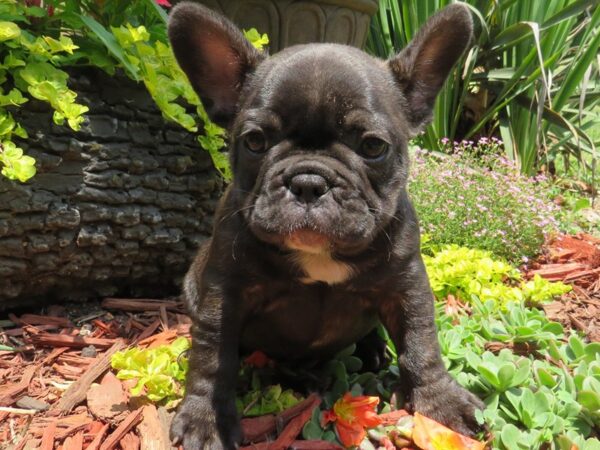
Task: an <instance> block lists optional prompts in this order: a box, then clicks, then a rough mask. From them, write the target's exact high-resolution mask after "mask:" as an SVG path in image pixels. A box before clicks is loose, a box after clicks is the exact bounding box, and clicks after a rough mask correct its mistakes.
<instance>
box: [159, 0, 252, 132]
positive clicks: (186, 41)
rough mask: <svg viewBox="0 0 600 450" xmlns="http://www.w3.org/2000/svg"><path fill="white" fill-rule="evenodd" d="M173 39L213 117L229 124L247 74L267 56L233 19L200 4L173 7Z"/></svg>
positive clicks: (193, 82)
mask: <svg viewBox="0 0 600 450" xmlns="http://www.w3.org/2000/svg"><path fill="white" fill-rule="evenodd" d="M169 40H170V41H171V45H172V47H173V52H174V53H175V57H176V58H177V62H178V63H179V65H180V66H181V68H182V69H183V71H184V72H185V73H186V75H187V76H188V78H189V80H190V82H191V83H192V86H193V87H194V89H195V90H196V92H197V93H198V95H199V96H200V99H201V100H202V104H203V105H204V108H205V109H206V112H207V113H208V115H209V117H210V118H211V120H213V121H214V122H216V123H217V124H219V125H222V126H227V125H228V124H229V122H230V121H231V119H232V118H233V116H234V114H235V108H236V105H237V102H238V99H239V94H240V91H241V88H242V85H243V84H244V81H245V79H246V76H247V75H248V74H249V72H251V71H252V70H254V68H255V67H256V66H257V65H258V63H259V62H260V61H261V60H262V59H263V58H264V56H263V55H262V54H261V53H260V52H258V50H256V49H255V48H254V47H253V46H252V44H250V42H248V40H247V39H246V38H245V37H244V35H243V34H242V32H241V31H240V30H239V29H238V28H237V27H236V26H235V25H234V24H233V23H232V22H230V21H229V20H228V19H227V18H225V17H223V16H222V15H220V14H218V13H216V12H214V11H212V10H210V9H208V8H207V7H205V6H202V5H200V4H198V3H192V2H181V3H180V4H178V5H177V6H175V8H173V10H172V11H171V13H170V14H169Z"/></svg>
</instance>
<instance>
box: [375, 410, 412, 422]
mask: <svg viewBox="0 0 600 450" xmlns="http://www.w3.org/2000/svg"><path fill="white" fill-rule="evenodd" d="M404 416H408V412H406V411H405V410H403V409H397V410H396V411H390V412H387V413H383V414H379V415H378V416H377V417H379V418H380V419H381V424H382V425H396V422H398V420H400V419H401V418H402V417H404Z"/></svg>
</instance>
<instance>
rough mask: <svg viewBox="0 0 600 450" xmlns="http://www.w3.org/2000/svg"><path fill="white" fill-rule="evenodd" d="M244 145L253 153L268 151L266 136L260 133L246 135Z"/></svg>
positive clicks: (253, 132)
mask: <svg viewBox="0 0 600 450" xmlns="http://www.w3.org/2000/svg"><path fill="white" fill-rule="evenodd" d="M244 145H245V146H246V148H247V149H248V150H250V151H251V152H253V153H262V152H264V151H265V150H266V149H267V141H266V139H265V136H264V135H263V134H262V133H260V132H258V131H252V132H250V133H248V134H246V135H245V136H244Z"/></svg>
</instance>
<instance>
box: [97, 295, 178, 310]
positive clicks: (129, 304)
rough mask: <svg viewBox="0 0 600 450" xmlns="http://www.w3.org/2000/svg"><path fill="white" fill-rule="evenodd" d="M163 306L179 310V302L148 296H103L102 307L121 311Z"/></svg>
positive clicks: (153, 308) (156, 308) (152, 308)
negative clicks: (134, 297)
mask: <svg viewBox="0 0 600 450" xmlns="http://www.w3.org/2000/svg"><path fill="white" fill-rule="evenodd" d="M161 306H162V307H164V308H166V309H167V310H169V311H181V310H182V306H181V303H177V302H175V301H169V300H157V299H150V298H136V299H133V298H111V297H108V298H105V299H104V300H102V307H103V308H105V309H120V310H121V311H134V312H135V311H160V308H161Z"/></svg>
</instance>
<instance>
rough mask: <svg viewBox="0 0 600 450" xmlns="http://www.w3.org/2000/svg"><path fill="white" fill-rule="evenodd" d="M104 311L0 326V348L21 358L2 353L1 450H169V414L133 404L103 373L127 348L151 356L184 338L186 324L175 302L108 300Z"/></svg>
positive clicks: (56, 311)
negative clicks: (135, 347) (143, 350)
mask: <svg viewBox="0 0 600 450" xmlns="http://www.w3.org/2000/svg"><path fill="white" fill-rule="evenodd" d="M88 306H89V304H88ZM101 306H102V308H103V309H100V308H97V306H96V307H95V309H96V311H95V312H94V313H92V314H85V315H81V316H79V317H74V316H73V312H72V311H71V313H70V314H68V311H67V309H66V308H65V307H63V306H56V305H53V306H50V307H49V308H47V310H46V314H45V315H35V314H23V315H21V316H16V315H14V314H9V315H8V318H9V320H8V321H6V320H4V321H0V326H2V327H3V328H4V331H2V332H0V339H1V340H0V342H1V343H2V344H3V345H5V346H12V347H13V348H16V349H17V350H18V351H17V352H15V351H8V350H6V349H5V350H0V386H1V387H0V448H3V449H4V448H6V449H9V448H10V449H40V450H52V449H54V448H57V449H62V450H82V449H88V450H110V449H114V448H120V449H122V450H136V449H142V450H143V449H148V450H149V449H153V450H166V449H171V448H172V447H171V445H170V444H169V438H168V426H169V422H170V419H171V413H170V412H169V411H167V410H166V409H165V408H162V407H158V408H157V407H156V406H155V405H153V404H151V403H148V404H143V403H139V404H136V401H138V399H137V398H131V399H130V398H129V395H128V391H129V387H130V385H128V383H127V382H122V381H120V380H118V379H117V378H116V377H115V376H114V374H113V373H112V372H110V371H107V369H108V368H109V367H110V357H111V355H112V354H114V353H115V352H117V351H119V350H121V349H124V348H126V347H127V346H129V345H138V346H142V347H149V348H151V347H154V346H158V345H162V344H168V343H170V342H172V341H173V340H174V339H176V338H177V337H178V336H187V335H189V329H190V324H189V319H188V318H187V317H186V316H185V315H183V314H182V309H181V305H179V304H178V303H177V302H176V301H168V300H150V299H146V300H144V299H139V300H131V299H111V298H108V299H105V300H104V301H103V302H102V305H101ZM78 309H80V310H81V309H83V308H81V306H80V307H79V308H78ZM109 310H110V311H112V312H109ZM0 348H3V347H0ZM94 382H96V383H99V384H92V383H94Z"/></svg>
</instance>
